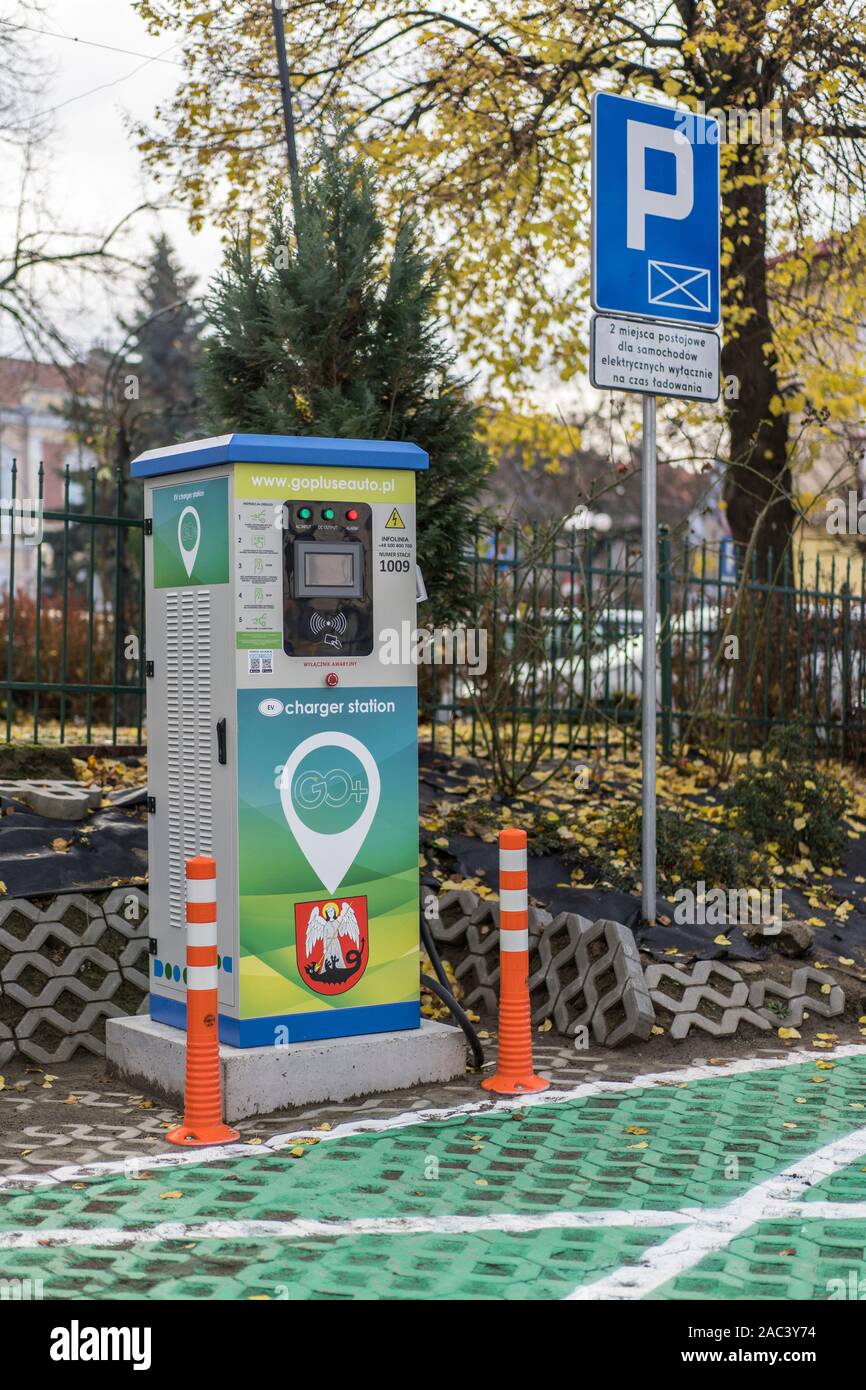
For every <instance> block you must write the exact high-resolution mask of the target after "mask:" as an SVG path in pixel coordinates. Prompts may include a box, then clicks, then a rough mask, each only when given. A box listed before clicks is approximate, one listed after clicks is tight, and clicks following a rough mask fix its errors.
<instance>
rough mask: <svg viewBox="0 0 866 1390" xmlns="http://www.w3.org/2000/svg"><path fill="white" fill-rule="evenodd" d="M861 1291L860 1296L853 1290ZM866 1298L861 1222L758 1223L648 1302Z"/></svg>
mask: <svg viewBox="0 0 866 1390" xmlns="http://www.w3.org/2000/svg"><path fill="white" fill-rule="evenodd" d="M858 1288H859V1289H860V1292H859V1293H856V1292H853V1291H855V1290H857V1289H858ZM852 1296H853V1297H863V1298H866V1221H845V1220H839V1221H815V1220H810V1219H803V1220H796V1221H760V1222H757V1223H756V1224H755V1225H754V1226H752V1227H750V1229H749V1230H748V1231H745V1232H744V1233H743V1234H742V1235H740V1236H737V1237H736V1238H735V1239H734V1240H732V1241H731V1243H730V1245H728V1246H727V1247H726V1249H724V1250H719V1251H716V1252H715V1253H714V1254H712V1255H705V1256H704V1258H703V1259H702V1260H701V1262H700V1263H699V1264H697V1265H695V1267H694V1268H693V1269H689V1270H686V1271H684V1272H683V1273H682V1274H680V1275H678V1276H677V1277H676V1278H674V1279H671V1280H670V1281H669V1282H668V1283H667V1284H664V1285H662V1287H661V1288H659V1289H656V1291H655V1292H654V1293H652V1294H649V1295H648V1298H649V1299H678V1298H689V1299H691V1298H698V1299H750V1300H752V1299H755V1300H768V1299H791V1298H794V1299H816V1300H825V1301H827V1300H828V1301H832V1300H835V1299H841V1298H850V1297H852Z"/></svg>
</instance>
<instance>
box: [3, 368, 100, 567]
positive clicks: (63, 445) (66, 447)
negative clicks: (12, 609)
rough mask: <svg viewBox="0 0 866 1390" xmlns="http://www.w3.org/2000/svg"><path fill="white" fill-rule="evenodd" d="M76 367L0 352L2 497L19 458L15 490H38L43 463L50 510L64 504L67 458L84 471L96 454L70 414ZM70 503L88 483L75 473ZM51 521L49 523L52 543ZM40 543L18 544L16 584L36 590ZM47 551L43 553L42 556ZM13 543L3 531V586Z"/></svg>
mask: <svg viewBox="0 0 866 1390" xmlns="http://www.w3.org/2000/svg"><path fill="white" fill-rule="evenodd" d="M77 384H78V383H77V381H76V377H75V374H74V373H68V372H63V371H61V370H60V368H59V367H55V366H54V365H52V364H51V363H48V362H28V361H25V360H22V359H20V358H16V357H0V499H2V500H3V501H8V500H9V499H11V496H12V464H13V461H15V462H16V464H17V470H16V483H15V494H16V497H18V498H19V499H36V498H38V496H39V465H40V463H41V464H42V465H43V467H44V470H45V472H44V506H45V510H46V511H52V510H54V511H56V510H60V509H61V508H62V506H63V470H64V468H65V467H66V465H67V464H68V465H69V467H70V470H71V472H72V474H73V476H74V475H80V474H81V472H82V470H83V469H84V468H87V467H89V466H90V465H91V464H92V463H93V462H94V458H93V455H92V454H91V452H90V451H89V450H88V449H87V448H85V447H82V445H81V444H80V443H79V441H78V440H77V439H76V438H75V434H74V431H73V429H72V427H71V425H70V422H69V420H68V419H67V418H66V416H65V414H64V411H65V409H66V408H67V405H68V401H69V399H70V395H71V393H72V391H73V389H74V388H75V386H76V385H77ZM69 500H70V504H71V505H72V506H73V507H75V506H80V505H81V503H82V502H83V501H84V485H83V482H81V481H80V480H79V478H75V477H74V481H73V483H72V485H71V487H70V494H69ZM50 529H51V528H50V526H47V527H46V535H48V543H49V544H50V534H49V533H50ZM36 553H37V548H36V547H35V546H32V545H24V544H22V543H21V542H20V541H19V542H17V543H16V545H15V588H16V590H17V589H22V590H24V591H25V592H31V593H32V592H33V590H34V587H35V582H36ZM44 559H45V556H43V561H44ZM9 573H10V544H9V539H8V537H7V536H5V535H3V536H0V588H8V586H9Z"/></svg>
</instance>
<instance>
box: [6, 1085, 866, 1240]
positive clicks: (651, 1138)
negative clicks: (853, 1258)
mask: <svg viewBox="0 0 866 1390" xmlns="http://www.w3.org/2000/svg"><path fill="white" fill-rule="evenodd" d="M816 1076H817V1077H819V1078H820V1083H821V1084H819V1085H816V1084H814V1081H813V1077H816ZM798 1097H803V1098H805V1102H806V1103H804V1104H798V1103H797V1102H798ZM864 1102H866V1057H864V1059H862V1060H861V1059H860V1058H859V1057H852V1058H844V1059H840V1060H839V1061H838V1062H837V1064H836V1066H835V1067H834V1068H833V1069H832V1070H826V1071H820V1072H819V1071H816V1069H815V1067H814V1066H813V1065H812V1064H810V1063H805V1064H803V1065H802V1066H796V1067H789V1068H784V1069H781V1068H780V1069H778V1070H773V1071H766V1072H753V1073H746V1074H744V1075H741V1076H731V1077H725V1076H724V1074H721V1075H720V1076H719V1077H718V1078H716V1077H713V1078H712V1079H710V1080H708V1081H700V1082H691V1083H689V1084H676V1085H664V1086H654V1087H649V1088H643V1089H636V1090H630V1091H623V1092H619V1093H613V1094H609V1095H596V1096H589V1097H583V1098H580V1099H578V1100H575V1101H571V1102H563V1103H560V1104H556V1105H544V1104H541V1105H537V1106H532V1107H529V1108H526V1109H523V1110H511V1111H499V1112H492V1113H486V1114H476V1115H459V1116H455V1117H453V1118H451V1119H448V1120H445V1121H430V1122H426V1123H423V1124H416V1125H410V1126H406V1127H405V1128H401V1129H389V1130H385V1131H383V1132H381V1133H378V1134H361V1135H355V1136H351V1137H345V1138H337V1139H332V1140H328V1141H327V1142H324V1143H320V1144H317V1145H313V1146H311V1147H309V1148H307V1150H306V1152H305V1154H304V1156H303V1158H295V1157H292V1156H291V1154H290V1153H289V1152H288V1151H287V1150H282V1151H280V1152H277V1153H270V1152H267V1151H263V1152H262V1154H261V1155H256V1156H255V1157H249V1156H244V1157H241V1158H238V1159H226V1160H220V1161H219V1162H217V1163H211V1164H201V1165H194V1164H191V1165H189V1166H184V1167H178V1168H174V1169H171V1170H164V1171H162V1172H159V1171H157V1172H155V1173H153V1174H151V1175H146V1176H139V1177H137V1178H130V1177H126V1176H123V1175H119V1174H114V1175H107V1176H102V1177H96V1178H93V1179H87V1180H83V1181H82V1182H80V1183H77V1184H72V1183H63V1184H58V1185H56V1186H51V1187H41V1188H37V1189H28V1190H25V1191H14V1190H10V1189H5V1190H0V1229H4V1230H10V1229H51V1228H57V1227H68V1226H74V1227H77V1228H84V1229H87V1228H89V1227H94V1228H95V1227H105V1226H122V1227H128V1226H130V1225H133V1226H143V1225H144V1226H146V1225H148V1224H152V1223H155V1222H160V1221H166V1220H169V1221H173V1220H178V1221H203V1220H209V1219H215V1218H225V1219H228V1220H235V1219H242V1218H251V1219H257V1220H268V1219H270V1220H289V1219H292V1218H294V1217H314V1218H317V1219H324V1220H334V1221H344V1220H346V1219H348V1218H350V1217H354V1216H364V1217H389V1216H395V1215H410V1216H411V1215H417V1216H427V1217H429V1216H435V1215H437V1214H449V1215H450V1214H453V1215H464V1216H484V1215H487V1214H490V1213H491V1212H497V1211H499V1212H508V1213H513V1214H527V1215H530V1214H532V1213H540V1212H549V1211H577V1210H580V1211H591V1210H599V1211H605V1210H638V1209H642V1208H648V1209H656V1210H667V1211H670V1210H675V1209H677V1208H678V1207H680V1206H682V1205H688V1206H722V1205H724V1204H725V1203H727V1202H729V1201H731V1200H733V1198H734V1197H736V1196H738V1195H739V1194H740V1193H742V1192H745V1191H747V1190H748V1189H749V1188H751V1187H752V1186H754V1184H755V1183H757V1182H760V1181H762V1180H763V1179H765V1178H767V1177H770V1176H772V1175H773V1174H774V1173H777V1172H779V1171H780V1170H781V1169H782V1168H784V1167H786V1166H787V1165H788V1164H790V1163H793V1162H794V1161H795V1160H797V1159H799V1158H801V1157H803V1156H804V1155H806V1154H808V1153H810V1152H811V1151H813V1150H814V1149H816V1148H818V1147H819V1146H821V1145H823V1144H826V1143H828V1142H829V1141H830V1140H832V1139H834V1138H838V1137H840V1136H842V1135H844V1134H847V1133H850V1132H851V1130H853V1129H855V1128H857V1127H859V1126H860V1125H861V1124H862V1123H863V1120H864V1111H863V1110H862V1109H860V1108H856V1109H855V1108H853V1107H854V1106H857V1107H860V1106H861V1105H863V1103H864ZM786 1124H788V1125H792V1126H794V1127H793V1128H786V1127H785V1125H786ZM629 1131H632V1132H631V1133H630V1132H629ZM640 1131H646V1133H642V1132H640ZM171 1191H174V1192H178V1191H179V1192H180V1193H181V1194H182V1195H181V1196H180V1197H179V1198H173V1197H166V1195H165V1194H166V1192H171Z"/></svg>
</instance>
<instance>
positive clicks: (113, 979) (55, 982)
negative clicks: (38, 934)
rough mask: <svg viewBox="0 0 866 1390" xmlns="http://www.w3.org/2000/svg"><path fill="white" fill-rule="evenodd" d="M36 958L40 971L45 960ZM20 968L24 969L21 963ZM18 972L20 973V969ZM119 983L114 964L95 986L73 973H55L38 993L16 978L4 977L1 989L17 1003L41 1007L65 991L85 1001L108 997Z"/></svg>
mask: <svg viewBox="0 0 866 1390" xmlns="http://www.w3.org/2000/svg"><path fill="white" fill-rule="evenodd" d="M37 960H38V964H37V965H36V969H37V970H40V972H41V973H42V971H41V967H42V965H43V963H46V964H47V962H44V957H42V956H39V957H38V958H37ZM21 969H22V970H23V969H24V964H23V963H22V967H21ZM18 973H20V971H19V972H18ZM119 984H120V971H119V970H118V969H117V966H116V965H115V966H114V968H113V969H112V970H110V971H108V972H107V973H106V974H105V976H104V978H103V979H102V981H101V982H100V983H99V984H98V985H95V986H94V985H88V984H85V983H84V981H83V980H79V979H78V978H77V976H76V975H75V974H74V973H70V974H68V975H55V976H54V978H53V979H49V980H46V982H45V984H44V985H43V986H42V988H41V990H40V991H39V993H38V994H33V993H32V991H30V990H28V989H26V988H25V987H24V986H23V985H20V984H18V983H17V979H10V978H9V977H6V978H4V981H3V991H4V993H5V994H8V996H9V998H10V999H15V1000H16V1001H17V1003H19V1004H23V1005H24V1006H25V1007H26V1008H28V1009H41V1008H46V1007H47V1006H48V1005H50V1004H54V1003H55V1002H56V1000H57V998H58V997H59V996H60V995H61V994H63V993H64V992H65V991H68V992H69V993H70V994H74V995H75V996H76V997H77V998H78V999H83V1000H85V1002H89V1001H90V1000H104V999H110V998H111V997H112V995H113V994H114V992H115V990H116V989H117V987H118V985H119ZM80 1017H81V1015H79V1018H80Z"/></svg>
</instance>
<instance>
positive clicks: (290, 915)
mask: <svg viewBox="0 0 866 1390" xmlns="http://www.w3.org/2000/svg"><path fill="white" fill-rule="evenodd" d="M319 698H320V697H319V695H318V694H317V692H314V691H310V690H277V689H267V690H264V689H257V690H241V691H238V859H239V892H240V963H239V964H240V1016H241V1017H242V1018H258V1017H262V1016H268V1015H272V1014H279V1013H293V1014H297V1013H305V1012H312V1011H315V1012H320V1011H322V1010H327V1009H341V1008H343V1009H344V1008H358V1007H363V1006H365V1005H379V1004H393V1003H402V1002H406V1001H410V1000H413V999H417V998H418V748H417V696H416V692H415V690H414V689H413V688H409V689H407V688H405V687H403V688H385V689H382V688H377V689H368V688H354V689H352V690H351V691H347V692H346V693H345V694H342V695H340V696H339V697H338V700H335V699H334V697H333V696H331V695H330V694H329V695H328V697H327V698H328V701H329V702H331V703H336V702H338V701H339V703H341V704H342V706H343V708H342V711H341V712H340V713H337V714H330V713H329V714H328V715H327V718H322V717H321V715H319V714H292V715H287V714H285V713H283V714H279V715H276V716H272V717H269V716H266V715H263V714H262V713H261V712H260V708H259V707H260V705H261V703H262V702H263V701H266V700H278V701H280V702H281V703H283V704H290V705H291V704H293V703H294V702H295V701H303V702H305V703H315V702H316V701H317V700H319ZM321 698H324V697H321ZM367 700H374V701H379V702H382V703H385V704H389V703H390V704H393V706H394V708H393V710H388V711H386V712H371V713H357V712H356V713H350V712H349V708H348V707H349V705H350V703H351V702H353V701H356V702H359V703H360V702H364V701H367ZM328 733H340V734H348V735H350V736H351V737H353V738H356V739H358V741H359V742H360V743H362V744H363V745H364V746H365V748H366V749H367V750H368V752H369V753H370V755H371V756H372V758H373V759H374V761H375V763H376V766H377V768H378V771H379V776H380V779H381V793H380V797H379V803H378V806H377V807H376V812H375V815H374V817H373V821H372V823H371V825H370V828H369V830H368V832H367V835H366V837H365V838H364V840H363V843H361V844H360V845H359V847H358V849H357V852H356V855H355V858H354V860H353V862H352V863H351V864H350V865H349V867H348V868H347V870H346V872H345V874H344V876H343V879H342V881H341V882H340V884H339V886H338V888H337V889H336V891H335V892H333V893H330V892H328V891H327V890H326V888H325V885H324V884H323V883H322V881H321V879H320V878H319V876H318V873H317V872H316V868H315V867H314V864H312V863H310V862H309V860H308V859H307V857H306V854H305V852H304V849H303V847H302V846H301V845H300V844H299V843H298V841H297V840H296V838H295V836H294V834H293V832H292V830H291V829H290V827H289V824H288V822H287V819H286V816H285V814H284V811H283V806H282V802H281V799H280V790H279V785H280V774H281V771H282V767H283V765H284V764H285V763H286V762H287V761H288V759H289V757H290V756H291V754H292V752H293V750H294V749H295V748H297V747H298V746H299V745H300V744H301V743H303V742H304V740H305V739H307V738H310V737H311V736H313V735H317V736H319V737H322V738H323V739H324V743H323V747H322V750H321V755H322V758H321V760H322V767H321V771H322V772H323V773H324V772H327V771H328V770H329V768H330V765H331V763H335V764H342V763H343V762H345V764H346V767H347V769H348V770H349V771H350V772H351V773H352V774H353V775H355V774H357V772H358V768H357V764H356V762H355V760H354V759H353V757H352V755H351V754H350V753H346V752H345V751H344V750H340V749H336V748H335V749H334V750H333V754H334V755H333V756H331V755H330V754H329V752H328V745H327V738H326V736H327V734H328ZM317 751H318V750H317ZM312 762H313V763H315V762H316V758H315V756H313V758H312ZM326 764H327V767H326ZM310 765H311V759H310V756H309V755H308V756H307V757H306V758H305V759H304V760H303V763H302V765H301V770H302V771H303V770H305V769H309V767H310ZM295 780H296V779H295ZM302 819H304V820H305V821H306V822H307V823H310V822H311V821H312V819H313V818H312V817H310V816H308V815H307V814H306V813H304V816H303V817H302ZM350 819H351V818H350ZM321 824H322V822H319V828H321ZM333 825H334V827H335V828H336V829H343V828H345V825H346V817H345V816H337V817H336V818H335V819H334V821H333ZM350 897H352V898H357V897H365V898H366V899H367V917H368V929H369V963H368V965H367V968H366V970H365V971H364V973H363V975H362V976H361V977H360V979H359V980H358V981H357V982H356V983H355V984H354V985H353V986H352V987H351V988H350V989H348V990H346V991H345V993H342V994H330V995H325V994H319V993H317V992H316V991H315V990H314V989H312V988H311V987H310V986H309V985H307V984H306V983H305V981H304V979H303V978H302V977H301V975H300V973H299V971H298V966H297V958H296V952H295V912H294V909H295V904H296V903H298V902H311V903H312V902H324V901H326V900H329V899H333V900H335V901H338V900H342V899H344V898H350Z"/></svg>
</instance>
